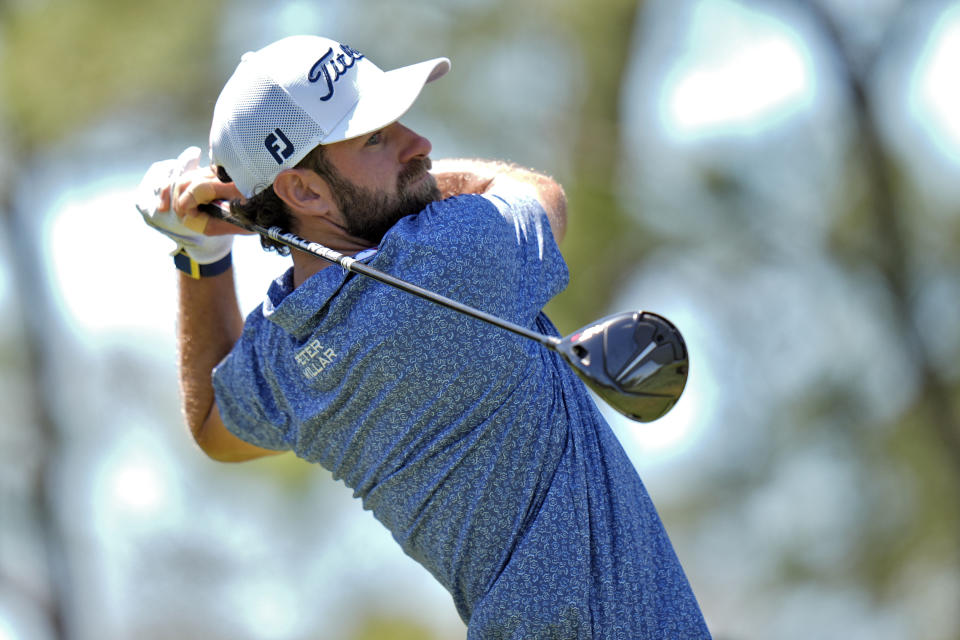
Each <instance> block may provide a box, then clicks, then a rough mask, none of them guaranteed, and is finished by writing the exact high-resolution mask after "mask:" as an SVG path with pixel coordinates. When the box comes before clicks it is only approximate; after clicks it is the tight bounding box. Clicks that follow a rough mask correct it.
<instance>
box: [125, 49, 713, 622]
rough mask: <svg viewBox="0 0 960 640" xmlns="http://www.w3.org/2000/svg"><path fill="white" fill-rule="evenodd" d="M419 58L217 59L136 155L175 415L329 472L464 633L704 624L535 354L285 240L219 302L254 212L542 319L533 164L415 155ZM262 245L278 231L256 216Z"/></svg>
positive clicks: (581, 407)
mask: <svg viewBox="0 0 960 640" xmlns="http://www.w3.org/2000/svg"><path fill="white" fill-rule="evenodd" d="M449 67H450V64H449V61H448V60H447V59H445V58H438V59H435V60H429V61H426V62H421V63H419V64H414V65H411V66H408V67H403V68H400V69H396V70H393V71H389V72H383V71H381V70H380V69H379V68H377V67H376V66H375V65H374V64H373V63H372V62H371V61H370V60H368V59H367V58H366V57H364V56H363V54H362V53H360V52H359V51H357V50H355V49H352V48H350V47H347V46H345V45H342V44H340V43H337V42H335V41H333V40H329V39H326V38H320V37H315V36H295V37H290V38H285V39H283V40H280V41H278V42H275V43H273V44H271V45H269V46H267V47H265V48H263V49H261V50H259V51H256V52H252V53H248V54H246V55H245V56H243V58H242V60H241V62H240V64H239V66H238V67H237V69H236V71H235V72H234V74H233V76H232V77H231V78H230V79H229V80H228V81H227V84H226V86H225V87H224V89H223V91H222V92H221V94H220V97H219V99H218V100H217V104H216V107H215V109H214V114H213V124H212V128H211V134H210V157H211V160H212V162H211V166H210V167H209V168H207V167H199V166H198V165H199V155H200V150H199V149H197V148H196V147H192V148H190V149H187V150H186V151H185V152H184V153H182V154H181V155H180V157H179V158H177V159H176V160H168V161H164V162H159V163H156V164H154V165H153V166H152V167H151V168H150V170H149V171H148V172H147V175H146V176H145V177H144V180H143V183H142V184H141V190H140V193H139V195H138V203H137V208H138V209H139V211H140V213H141V214H142V215H143V217H144V220H145V221H146V222H147V224H149V225H150V226H152V227H154V228H155V229H157V230H158V231H160V232H161V233H164V234H166V235H167V236H169V237H171V238H172V239H173V240H174V241H175V242H176V243H177V245H178V247H179V253H178V254H177V255H176V256H175V258H174V262H175V264H176V266H177V267H178V268H179V269H180V270H181V271H183V272H184V273H182V274H181V275H180V300H179V336H178V340H179V347H180V378H181V386H182V393H183V405H184V412H185V416H186V420H187V423H188V425H189V428H190V430H191V433H192V434H193V437H194V438H195V440H196V442H197V444H198V445H199V446H200V448H201V449H202V450H203V451H204V452H206V453H207V454H208V455H209V456H211V457H212V458H214V459H217V460H221V461H240V460H248V459H252V458H257V457H260V456H265V455H271V454H275V453H279V452H283V451H288V450H292V451H294V452H295V453H296V455H297V456H299V457H301V458H304V459H305V460H308V461H311V462H316V463H318V464H320V465H322V466H324V467H325V468H327V469H329V470H330V471H331V472H332V473H333V475H334V477H335V478H337V479H341V480H343V482H344V483H345V484H346V485H347V486H349V487H351V488H352V489H353V490H354V493H355V495H356V496H357V497H358V498H360V499H361V501H362V503H363V506H364V508H366V509H369V510H371V511H372V512H373V514H374V516H376V518H377V519H378V520H379V521H380V522H381V523H383V524H384V526H386V527H387V528H388V529H389V530H390V532H391V533H392V534H393V537H394V539H395V540H396V541H397V543H398V544H399V545H400V546H401V547H402V548H403V550H404V551H405V552H406V553H407V554H408V555H410V556H411V557H413V558H414V559H416V560H417V561H418V562H420V563H421V564H422V565H423V566H424V567H426V568H427V570H429V571H430V573H431V574H433V576H435V577H436V579H437V580H439V581H440V582H441V584H443V586H444V587H446V588H447V590H448V591H449V592H450V594H451V595H452V597H453V601H454V604H455V605H456V607H457V611H458V612H459V614H460V616H461V618H462V619H463V620H464V622H465V623H466V624H467V627H468V637H469V638H478V639H480V638H483V639H487V638H624V639H630V640H636V639H640V638H685V639H686V638H708V637H709V632H708V630H707V628H706V625H705V623H704V620H703V617H702V615H701V613H700V609H699V607H698V605H697V602H696V599H695V598H694V596H693V593H692V592H691V589H690V586H689V584H688V582H687V579H686V577H685V576H684V573H683V570H682V568H681V566H680V564H679V562H678V560H677V558H676V555H675V553H674V551H673V548H672V546H671V544H670V541H669V540H668V538H667V535H666V533H665V531H664V529H663V526H662V523H661V522H660V519H659V517H658V515H657V513H656V511H655V509H654V506H653V504H652V503H651V501H650V498H649V496H648V495H647V492H646V490H645V488H644V486H643V484H642V483H641V481H640V478H639V476H638V475H637V472H636V470H635V469H634V468H633V466H632V464H631V462H630V460H629V459H628V457H627V456H626V454H625V453H624V451H623V449H622V447H621V446H620V444H619V442H618V441H617V440H616V438H615V436H614V434H613V432H612V431H611V429H610V427H609V426H608V425H607V424H606V422H605V421H604V420H603V418H602V417H601V415H600V413H599V412H598V410H597V408H596V406H595V405H594V404H593V401H592V399H591V398H590V397H589V395H588V393H587V391H586V388H585V387H584V385H583V383H582V382H581V381H580V379H578V378H577V377H576V375H575V374H574V373H573V372H572V371H571V369H570V368H569V367H567V366H566V364H565V363H564V361H563V360H562V358H561V357H560V356H559V355H558V354H557V353H555V352H552V351H549V350H546V349H543V348H541V347H540V346H539V345H537V344H536V343H534V342H532V341H529V340H524V339H523V338H521V337H519V336H516V335H514V334H511V333H508V332H506V331H502V330H500V329H498V328H496V327H492V326H489V325H487V324H484V323H481V322H478V321H476V320H474V319H472V318H468V317H464V316H461V315H458V314H454V313H452V312H450V311H449V310H447V309H444V308H441V307H438V306H436V305H433V304H431V303H429V302H427V301H424V300H421V299H420V298H417V297H414V296H412V295H409V294H407V293H404V292H403V291H399V290H397V289H393V288H391V287H387V286H384V285H383V284H381V283H379V282H376V281H373V280H370V279H367V278H363V277H357V276H356V275H354V274H352V273H349V272H346V271H344V270H343V269H340V268H337V267H334V268H328V263H326V262H324V261H323V260H321V259H319V258H317V257H314V256H312V255H310V254H308V253H301V252H293V253H292V254H291V258H292V261H293V264H292V266H291V268H290V269H289V270H288V271H287V272H286V273H284V274H283V275H281V276H280V277H278V278H277V279H276V280H275V281H274V282H273V283H272V284H271V286H270V288H269V290H268V291H267V294H266V296H265V298H264V301H263V303H262V304H261V305H260V306H259V307H257V308H256V309H255V310H254V311H253V312H252V313H250V314H249V315H248V316H247V318H246V320H245V321H244V320H243V319H242V317H241V314H240V311H239V306H238V303H237V299H236V294H235V290H234V282H233V271H232V267H231V262H230V250H231V243H232V237H233V236H232V234H234V233H237V232H238V231H239V230H238V228H237V227H235V226H233V225H230V224H229V223H227V222H224V221H222V220H218V219H214V218H210V217H208V216H207V215H205V214H204V213H203V212H202V211H201V210H200V208H199V207H200V206H201V205H205V204H207V203H210V202H213V201H215V200H229V201H230V202H231V213H232V215H233V216H234V217H236V218H237V219H239V220H241V221H243V222H245V223H248V224H255V225H260V226H262V227H272V226H278V227H280V228H283V229H287V230H289V231H291V232H293V233H296V234H297V235H299V236H302V237H304V238H306V239H307V240H310V241H313V242H318V243H321V244H323V245H326V246H328V247H330V248H332V249H334V250H335V251H338V252H340V253H343V254H346V255H350V256H353V257H354V258H355V259H356V260H358V261H361V262H363V263H365V264H369V265H370V266H371V267H376V268H377V269H379V270H381V271H384V272H387V273H389V274H392V275H394V276H397V277H399V278H402V279H404V280H406V281H408V282H412V283H414V284H416V285H419V286H421V287H424V288H426V289H429V290H431V291H435V292H438V293H440V294H442V295H444V296H448V297H450V298H453V299H455V300H459V301H461V302H463V303H465V304H468V305H471V306H473V307H475V308H478V309H480V310H483V311H485V312H487V313H490V314H493V315H496V316H498V317H501V318H505V319H507V320H509V321H511V322H513V323H516V324H519V325H522V326H525V327H529V328H531V329H532V330H535V331H537V332H540V333H544V334H548V335H558V334H557V331H556V329H555V328H554V327H553V325H552V324H551V322H550V320H549V319H548V318H547V317H546V316H545V315H544V314H543V313H542V308H543V307H544V305H545V304H546V303H547V302H548V301H549V300H550V299H551V298H552V297H553V296H555V295H556V294H557V293H559V292H560V291H561V290H562V289H563V288H564V287H565V286H566V284H567V281H568V273H567V268H566V264H565V263H564V261H563V258H562V256H561V255H560V251H559V249H558V246H557V243H558V242H560V240H561V239H562V238H563V235H564V230H565V224H566V202H565V199H564V195H563V190H562V188H561V187H560V185H558V184H557V183H556V182H554V181H553V180H552V179H550V178H549V177H547V176H544V175H542V174H539V173H535V172H532V171H528V170H525V169H521V168H519V167H516V166H513V165H510V164H506V163H502V162H490V161H480V160H448V161H438V162H437V163H435V164H433V163H431V160H430V158H429V153H430V151H431V146H430V143H429V141H428V140H427V139H426V138H424V137H422V136H420V135H418V134H416V133H415V132H413V131H411V130H410V129H408V128H406V127H405V126H403V125H402V124H400V123H399V122H398V120H399V118H400V117H401V116H402V115H403V114H404V113H406V111H407V110H408V109H409V108H410V107H411V105H412V104H413V102H414V101H415V100H416V98H417V96H418V95H419V94H420V91H421V90H422V88H423V86H424V85H425V84H426V83H428V82H431V81H433V80H436V79H437V78H439V77H440V76H442V75H444V74H445V73H446V72H447V71H448V70H449ZM262 242H263V243H264V246H265V247H267V248H276V249H277V250H278V251H281V252H285V251H287V250H286V249H285V247H283V245H280V244H278V243H276V242H275V241H274V240H271V239H269V238H263V240H262Z"/></svg>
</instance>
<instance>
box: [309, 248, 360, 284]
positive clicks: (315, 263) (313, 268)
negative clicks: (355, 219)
mask: <svg viewBox="0 0 960 640" xmlns="http://www.w3.org/2000/svg"><path fill="white" fill-rule="evenodd" d="M325 246H328V247H330V248H331V249H333V250H334V251H336V252H337V253H342V254H343V255H345V256H351V257H352V256H355V255H356V254H358V253H360V252H361V251H364V250H366V249H369V248H370V247H365V246H357V245H354V244H352V243H351V246H344V247H335V246H332V245H325ZM290 257H291V258H293V286H294V288H296V287H299V286H300V285H301V284H303V283H304V282H306V281H307V280H308V279H309V278H310V277H311V276H312V275H313V274H315V273H317V272H318V271H321V270H323V269H326V268H327V267H330V266H333V264H334V263H332V262H327V261H326V260H324V259H323V258H318V257H317V256H314V255H311V254H309V253H306V252H304V251H300V250H298V249H291V250H290Z"/></svg>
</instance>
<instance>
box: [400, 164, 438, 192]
mask: <svg viewBox="0 0 960 640" xmlns="http://www.w3.org/2000/svg"><path fill="white" fill-rule="evenodd" d="M432 167H433V162H431V160H430V158H414V159H412V160H410V161H408V162H407V165H406V166H405V167H404V168H403V170H401V171H400V174H399V175H398V176H397V190H399V191H403V190H404V189H405V188H406V187H407V185H409V184H410V183H412V182H415V181H416V180H418V179H420V178H422V177H423V175H424V174H425V173H429V171H430V169H431V168H432Z"/></svg>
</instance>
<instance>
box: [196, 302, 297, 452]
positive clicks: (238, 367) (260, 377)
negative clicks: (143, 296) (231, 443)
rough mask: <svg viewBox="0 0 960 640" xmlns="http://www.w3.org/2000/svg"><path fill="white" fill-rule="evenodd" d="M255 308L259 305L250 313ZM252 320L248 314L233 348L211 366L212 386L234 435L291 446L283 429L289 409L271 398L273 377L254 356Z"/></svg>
mask: <svg viewBox="0 0 960 640" xmlns="http://www.w3.org/2000/svg"><path fill="white" fill-rule="evenodd" d="M258 311H259V307H258V309H257V310H256V311H254V312H253V314H251V316H253V315H254V314H256V313H257V312H258ZM255 324H256V322H255V321H253V322H251V319H250V318H248V321H247V325H246V328H245V330H244V333H243V335H242V336H241V338H240V340H239V342H237V344H236V345H234V348H233V350H232V351H231V352H230V353H229V354H228V355H227V357H226V358H224V359H223V361H221V362H220V364H219V365H217V367H216V368H215V369H214V370H213V388H214V394H215V398H216V402H217V408H218V409H219V410H220V417H221V419H222V420H223V424H224V426H226V427H227V429H228V430H229V431H230V432H231V433H232V434H233V435H235V436H237V437H238V438H240V439H241V440H244V441H245V442H249V443H250V444H253V445H256V446H258V447H263V448H264V449H273V450H275V451H286V450H288V449H290V448H291V443H290V442H288V438H287V437H286V433H287V431H288V428H289V424H290V420H289V417H288V415H289V413H288V412H284V411H281V410H280V409H279V407H278V406H277V404H276V402H275V400H274V399H275V398H277V397H280V396H278V395H277V394H275V393H274V391H275V390H276V387H277V380H275V379H274V376H272V375H269V374H268V373H266V372H265V371H264V369H263V359H262V358H260V357H258V356H257V353H256V350H257V349H256V347H257V345H256V344H255V341H254V339H253V336H254V333H255V327H254V326H252V325H255Z"/></svg>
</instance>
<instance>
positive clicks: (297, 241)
mask: <svg viewBox="0 0 960 640" xmlns="http://www.w3.org/2000/svg"><path fill="white" fill-rule="evenodd" d="M229 206H230V205H229V204H227V203H226V202H224V201H217V202H215V203H212V204H210V205H202V206H201V207H200V208H201V209H202V210H203V211H205V212H206V213H209V214H210V215H212V216H214V217H216V218H220V219H221V220H226V221H227V222H229V223H231V224H233V225H236V226H238V227H240V228H241V229H246V230H247V231H251V232H253V233H258V234H260V235H261V236H265V237H267V238H270V239H271V240H274V241H276V242H279V243H281V244H284V245H286V246H288V247H291V248H293V249H297V250H299V251H303V252H305V253H309V254H310V255H313V256H316V257H318V258H320V259H322V260H326V261H327V262H329V263H331V264H337V265H340V266H341V267H343V268H344V269H346V270H347V271H350V272H351V273H357V274H360V275H362V276H366V277H368V278H372V279H374V280H376V281H378V282H382V283H383V284H386V285H389V286H391V287H394V288H396V289H400V290H401V291H406V292H407V293H412V294H413V295H415V296H417V297H419V298H423V299H424V300H429V301H430V302H433V303H435V304H438V305H440V306H442V307H446V308H447V309H451V310H453V311H457V312H459V313H462V314H464V315H467V316H470V317H471V318H476V319H477V320H481V321H483V322H486V323H487V324H491V325H493V326H495V327H500V328H501V329H506V330H507V331H510V332H512V333H515V334H517V335H519V336H523V337H524V338H529V339H530V340H534V341H536V342H539V343H540V344H542V345H543V346H545V347H547V348H548V349H553V350H556V346H557V345H558V344H560V339H559V338H555V337H553V336H546V335H543V334H542V333H537V332H536V331H531V330H530V329H527V328H526V327H523V326H520V325H519V324H515V323H513V322H510V321H509V320H504V319H503V318H498V317H497V316H494V315H491V314H489V313H486V312H485V311H480V310H479V309H474V308H473V307H470V306H467V305H465V304H463V303H461V302H457V301H456V300H453V299H451V298H448V297H446V296H443V295H441V294H439V293H436V292H433V291H430V290H429V289H424V288H423V287H418V286H417V285H415V284H411V283H409V282H407V281H406V280H401V279H400V278H396V277H394V276H391V275H390V274H388V273H385V272H383V271H380V270H378V269H374V268H373V267H369V266H367V265H366V264H364V263H362V262H360V261H358V260H355V259H353V258H351V257H350V256H345V255H343V254H342V253H339V252H338V251H334V250H333V249H331V248H329V247H326V246H324V245H322V244H320V243H318V242H310V241H309V240H305V239H304V238H301V237H300V236H298V235H296V234H293V233H290V232H289V231H284V230H283V229H281V228H280V227H271V228H269V229H267V228H266V227H262V226H260V225H256V224H247V223H245V222H241V221H240V220H237V219H236V218H234V217H233V216H231V215H230V209H229Z"/></svg>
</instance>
